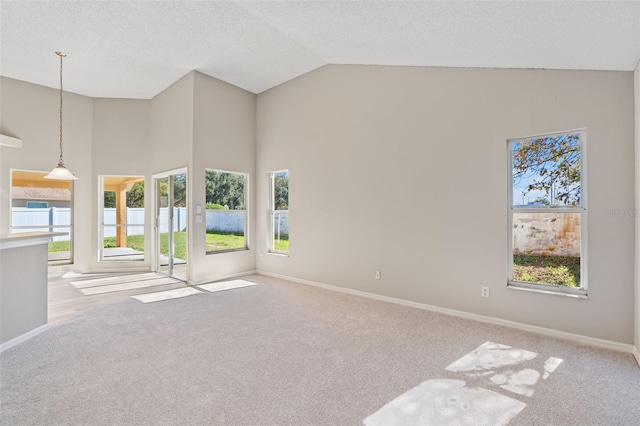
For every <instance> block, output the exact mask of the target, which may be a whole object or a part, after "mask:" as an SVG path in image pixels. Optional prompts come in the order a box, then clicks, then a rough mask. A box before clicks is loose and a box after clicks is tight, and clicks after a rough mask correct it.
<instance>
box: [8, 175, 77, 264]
mask: <svg viewBox="0 0 640 426" xmlns="http://www.w3.org/2000/svg"><path fill="white" fill-rule="evenodd" d="M21 172H24V173H33V174H38V175H43V176H44V175H46V174H47V173H49V172H47V171H38V170H29V169H9V197H8V198H9V233H15V232H14V230H23V232H30V230H31V231H33V232H36V231H39V230H42V228H48V229H47V231H48V232H65V233H67V234H68V236H69V258H65V259H50V258H49V255H50V254H51V253H52V252H50V251H49V250H48V249H47V265H48V266H61V265H73V264H74V262H75V259H74V257H75V252H74V239H75V224H74V212H75V207H74V200H75V181H73V180H71V181H69V189H70V199H69V224H68V225H55V226H48V225H47V226H40V225H25V226H20V225H15V224H14V222H13V208H14V206H13V200H14V198H16V197H14V196H13V191H12V187H13V184H14V173H21ZM47 208H49V207H47ZM52 239H53V238H51V239H50V241H49V242H51V240H52Z"/></svg>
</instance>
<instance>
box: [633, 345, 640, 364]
mask: <svg viewBox="0 0 640 426" xmlns="http://www.w3.org/2000/svg"><path fill="white" fill-rule="evenodd" d="M633 356H634V357H636V362H637V363H638V367H640V352H638V347H637V346H634V347H633Z"/></svg>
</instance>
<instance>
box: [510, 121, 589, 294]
mask: <svg viewBox="0 0 640 426" xmlns="http://www.w3.org/2000/svg"><path fill="white" fill-rule="evenodd" d="M572 133H580V206H577V207H564V206H536V207H530V206H527V207H516V206H515V205H514V199H513V145H514V143H516V142H521V141H525V140H530V139H537V138H545V137H552V136H559V135H566V134H572ZM507 157H508V160H507V164H508V181H507V188H508V189H507V200H508V205H507V222H508V231H507V234H508V235H507V259H508V261H507V266H508V267H507V288H510V289H514V290H524V291H531V292H536V293H546V294H554V295H562V296H569V297H575V298H581V299H587V298H588V291H587V290H588V286H587V284H588V277H587V264H588V257H587V252H588V244H587V241H588V236H587V229H588V226H587V223H588V209H587V199H588V196H587V194H588V190H587V129H586V128H579V129H572V130H565V131H559V132H550V133H542V134H537V135H531V136H523V137H518V138H512V139H507ZM515 213H579V214H580V287H568V286H562V285H556V284H547V283H533V282H526V281H517V280H514V279H513V216H514V214H515Z"/></svg>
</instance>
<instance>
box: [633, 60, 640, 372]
mask: <svg viewBox="0 0 640 426" xmlns="http://www.w3.org/2000/svg"><path fill="white" fill-rule="evenodd" d="M634 90H635V116H636V250H635V255H636V297H635V301H636V303H635V306H636V309H635V310H636V312H635V345H636V351H637V352H638V353H640V62H638V65H637V66H636V71H635V72H634ZM638 362H640V359H639V360H638Z"/></svg>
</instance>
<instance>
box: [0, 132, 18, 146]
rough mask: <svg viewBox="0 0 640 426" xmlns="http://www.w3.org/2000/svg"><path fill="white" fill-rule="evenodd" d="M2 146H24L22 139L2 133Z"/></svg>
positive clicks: (0, 143) (0, 137) (0, 142)
mask: <svg viewBox="0 0 640 426" xmlns="http://www.w3.org/2000/svg"><path fill="white" fill-rule="evenodd" d="M0 146H10V147H12V148H22V139H18V138H14V137H12V136H7V135H0Z"/></svg>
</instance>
